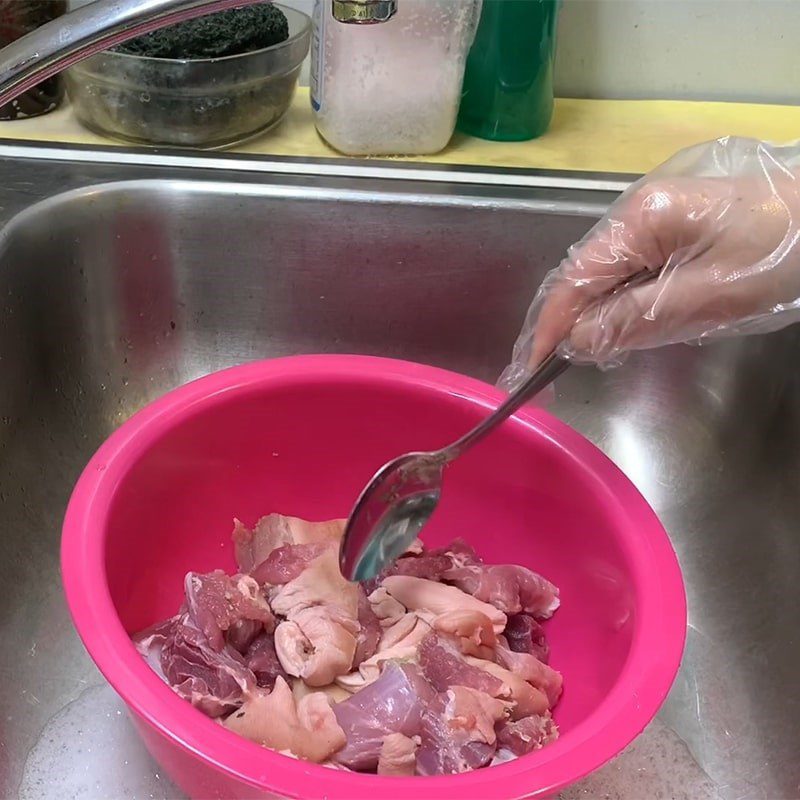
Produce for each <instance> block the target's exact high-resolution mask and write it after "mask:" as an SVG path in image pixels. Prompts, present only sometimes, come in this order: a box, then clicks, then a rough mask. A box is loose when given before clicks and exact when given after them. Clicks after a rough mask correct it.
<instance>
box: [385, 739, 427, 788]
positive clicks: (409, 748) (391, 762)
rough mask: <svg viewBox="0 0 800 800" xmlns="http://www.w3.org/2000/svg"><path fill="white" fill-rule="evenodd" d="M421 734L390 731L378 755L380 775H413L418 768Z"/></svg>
mask: <svg viewBox="0 0 800 800" xmlns="http://www.w3.org/2000/svg"><path fill="white" fill-rule="evenodd" d="M420 741H421V740H420V738H419V736H405V735H403V734H402V733H390V734H388V735H387V736H384V737H383V743H382V744H381V752H380V754H379V755H378V775H393V776H395V777H403V776H406V777H407V776H410V775H413V774H414V772H415V771H416V768H417V748H418V747H419V745H420Z"/></svg>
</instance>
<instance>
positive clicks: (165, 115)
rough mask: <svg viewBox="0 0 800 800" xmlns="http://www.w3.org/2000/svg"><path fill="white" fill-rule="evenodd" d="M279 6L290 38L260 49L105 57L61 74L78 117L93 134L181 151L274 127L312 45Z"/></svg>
mask: <svg viewBox="0 0 800 800" xmlns="http://www.w3.org/2000/svg"><path fill="white" fill-rule="evenodd" d="M276 5H277V4H276ZM278 7H279V8H280V9H281V11H283V13H284V14H285V15H286V19H287V21H288V23H289V38H288V39H286V40H285V41H283V42H280V43H279V44H275V45H272V46H271V47H266V48H264V49H262V50H254V51H252V52H250V53H242V54H241V55H235V56H225V57H223V58H202V59H192V60H184V59H172V58H150V57H147V56H135V55H127V54H125V53H117V52H114V51H111V50H107V51H105V52H102V53H98V54H97V55H94V56H91V57H89V58H87V59H85V60H84V61H81V62H79V63H78V64H75V65H74V66H72V67H70V68H69V69H68V70H67V71H66V84H67V91H68V93H69V97H70V100H71V101H72V105H73V108H74V109H75V115H76V116H77V118H78V119H79V120H80V121H81V123H82V124H83V125H85V126H86V127H87V128H89V129H90V130H93V131H95V132H96V133H100V134H103V135H106V136H112V137H114V138H117V139H123V140H125V141H127V142H134V143H137V144H165V145H173V146H178V147H204V148H216V147H225V146H228V145H232V144H236V143H237V142H241V141H243V140H245V139H248V138H250V137H251V136H254V135H255V134H257V133H261V132H263V131H265V130H267V129H268V128H271V127H272V126H273V125H275V124H276V123H277V122H279V121H280V119H281V118H282V117H283V116H284V114H285V113H286V111H287V109H288V108H289V104H290V103H291V101H292V97H293V96H294V92H295V88H296V87H297V79H298V76H299V74H300V67H301V65H302V63H303V60H304V59H305V57H306V55H307V54H308V48H309V43H310V39H311V19H310V18H309V17H308V16H307V15H306V14H303V13H302V12H300V11H295V10H294V9H291V8H287V7H286V6H278Z"/></svg>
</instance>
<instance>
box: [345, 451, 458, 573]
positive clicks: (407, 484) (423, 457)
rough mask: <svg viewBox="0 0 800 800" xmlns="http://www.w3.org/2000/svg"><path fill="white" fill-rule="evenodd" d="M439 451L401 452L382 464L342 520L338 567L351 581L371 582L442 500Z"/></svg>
mask: <svg viewBox="0 0 800 800" xmlns="http://www.w3.org/2000/svg"><path fill="white" fill-rule="evenodd" d="M446 463H447V459H446V458H445V457H443V456H442V454H441V451H437V452H433V453H406V454H405V455H402V456H399V457H398V458H395V459H393V460H392V461H389V462H388V463H387V464H384V465H383V466H382V467H381V468H380V469H379V470H378V472H376V473H375V476H374V477H373V478H372V480H371V481H370V482H369V483H368V484H367V486H366V487H365V489H364V491H362V492H361V494H360V496H359V498H358V500H357V501H356V504H355V507H354V508H353V511H352V513H351V514H350V517H349V519H348V520H347V527H346V528H345V533H344V538H343V543H342V549H341V557H340V566H341V570H342V574H343V575H344V576H345V577H346V578H347V579H348V580H351V581H364V580H369V579H370V578H374V577H375V576H376V575H378V573H379V572H380V571H381V570H382V569H383V567H384V566H385V565H387V564H391V563H392V561H394V560H395V559H396V558H398V557H399V556H401V555H402V554H403V553H404V552H405V551H406V550H408V548H409V547H410V546H411V544H412V542H413V541H414V540H415V539H416V538H417V535H418V534H419V532H420V531H421V530H422V528H423V527H424V525H425V523H427V521H428V520H429V519H430V517H431V515H432V514H433V512H434V511H435V509H436V506H437V504H438V502H439V497H440V496H441V490H442V478H443V473H444V466H445V464H446Z"/></svg>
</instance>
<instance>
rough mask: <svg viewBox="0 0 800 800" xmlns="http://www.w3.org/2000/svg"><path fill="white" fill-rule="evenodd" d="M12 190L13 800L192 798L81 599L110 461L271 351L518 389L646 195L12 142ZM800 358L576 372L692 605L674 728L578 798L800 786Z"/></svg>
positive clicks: (5, 658)
mask: <svg viewBox="0 0 800 800" xmlns="http://www.w3.org/2000/svg"><path fill="white" fill-rule="evenodd" d="M12 155H13V156H15V157H14V158H11V157H10V156H12ZM115 158H124V159H125V160H126V161H127V162H128V163H126V164H113V163H109V161H110V160H113V159H115ZM0 187H2V188H0V206H2V211H0V222H2V223H5V227H4V229H3V231H2V234H0V536H2V539H0V541H1V542H2V545H0V546H1V547H2V555H3V558H2V561H0V609H2V612H1V613H0V626H1V627H0V630H1V631H2V641H3V643H4V646H3V648H2V650H0V725H2V728H0V796H3V797H12V796H19V797H24V798H72V797H89V798H107V797H137V798H138V797H152V798H166V797H177V796H178V794H177V792H176V790H175V789H174V788H172V787H171V786H170V785H169V783H168V781H167V779H166V778H165V777H164V776H161V775H159V774H158V771H157V767H156V766H155V765H154V764H153V763H152V762H150V760H149V759H148V757H147V755H146V754H145V753H143V751H142V750H141V748H140V746H139V744H138V742H137V741H136V739H135V737H134V734H133V733H132V730H131V729H130V728H129V726H128V724H127V721H126V719H125V715H124V712H123V707H122V705H121V703H120V702H119V701H118V700H117V699H116V696H115V695H114V693H113V692H112V691H111V690H110V689H109V688H108V687H107V686H105V685H104V683H103V681H102V678H101V677H100V676H99V674H98V673H97V672H96V670H95V669H94V668H93V666H92V665H91V663H90V661H89V660H88V658H87V656H86V655H85V654H84V651H83V649H82V646H81V644H80V643H79V641H78V640H77V638H76V636H75V634H74V633H73V631H72V628H71V625H70V622H69V618H68V616H67V613H66V609H65V607H64V603H63V600H62V596H61V588H60V585H59V579H58V542H59V534H60V523H61V519H62V515H63V511H64V508H65V504H66V501H67V498H68V496H69V493H70V490H71V487H72V484H73V482H74V481H75V479H76V477H77V476H78V474H79V472H80V470H81V468H82V466H83V464H84V463H85V461H86V460H87V458H88V457H89V455H90V454H91V453H92V451H93V450H94V448H95V447H96V446H97V445H98V444H99V443H100V442H101V441H102V439H103V438H104V437H105V436H106V435H107V434H108V433H109V432H110V431H111V430H113V428H114V427H115V426H116V425H118V424H119V423H120V422H122V421H123V420H124V419H126V418H127V417H128V416H129V415H130V414H132V413H133V412H134V411H136V410H137V409H138V408H140V407H141V406H142V405H143V404H144V403H146V402H148V401H149V400H151V399H153V398H154V397H156V396H158V395H160V394H161V393H163V392H164V391H166V390H168V389H170V388H172V387H174V386H176V385H178V384H180V383H182V382H184V381H187V380H189V379H191V378H194V377H196V376H199V375H201V374H204V373H207V372H209V371H211V370H215V369H218V368H221V367H225V366H228V365H231V364H234V363H238V362H241V361H246V360H249V359H256V358H264V357H271V356H279V355H286V354H293V353H303V352H335V351H338V352H343V351H349V352H358V353H375V354H381V355H387V356H398V357H403V358H407V359H412V360H417V361H422V362H428V363H432V364H436V365H441V366H445V367H448V368H450V369H454V370H460V371H463V372H466V373H470V374H472V375H475V376H478V377H480V378H484V379H487V380H493V379H494V378H495V377H496V376H497V374H498V373H499V371H500V370H501V368H502V367H503V366H504V365H505V362H506V358H507V357H508V353H509V350H510V347H511V344H512V342H513V339H514V337H515V335H516V333H517V329H518V327H519V324H520V321H521V319H522V317H523V314H524V312H525V309H526V307H527V305H528V302H529V300H530V298H531V296H532V295H533V292H534V290H535V288H536V286H537V284H538V283H539V281H540V280H541V278H542V275H543V274H544V271H545V270H546V269H547V268H549V267H551V266H553V265H554V264H555V263H556V262H557V261H558V259H559V258H560V256H561V254H562V252H563V251H564V249H565V248H566V246H567V245H568V244H570V243H571V242H572V241H574V240H575V239H577V238H578V237H579V236H580V235H581V234H582V233H583V232H584V231H585V230H586V229H587V228H588V227H589V226H590V225H591V224H592V222H593V220H594V219H595V218H596V217H597V216H598V215H599V214H600V213H601V212H602V210H603V209H604V208H605V207H606V205H607V204H608V203H609V202H610V200H611V199H612V198H613V197H614V195H615V191H616V190H617V189H618V188H619V185H617V184H614V183H608V182H604V181H601V180H594V179H591V178H587V179H585V180H583V179H581V180H575V179H572V178H568V177H565V176H557V175H536V174H534V173H529V174H525V175H521V174H513V175H512V174H506V175H503V174H494V173H485V172H480V171H476V172H472V173H466V172H463V171H453V172H439V173H432V172H430V171H429V170H426V169H422V168H418V169H412V168H410V167H409V168H398V167H392V168H389V167H382V166H381V165H374V166H372V165H370V166H369V167H356V166H353V165H348V164H346V163H344V164H340V163H338V162H337V163H336V165H335V166H331V164H326V163H320V164H313V163H299V162H294V163H292V162H286V163H276V162H257V161H252V162H242V161H240V160H237V159H235V158H226V157H223V156H214V157H208V158H201V157H194V158H184V157H181V156H158V155H150V156H148V155H143V154H136V153H127V154H125V155H120V151H114V155H110V156H109V155H108V154H106V153H103V152H89V151H83V150H63V151H53V150H49V149H46V148H45V149H39V150H36V149H32V148H17V147H4V148H0ZM797 364H798V331H794V330H790V331H787V332H784V333H782V334H778V335H773V336H771V337H769V338H757V339H756V338H754V339H749V340H739V341H731V342H727V343H723V344H719V345H715V346H711V347H708V348H704V349H692V348H686V347H680V348H671V349H669V350H665V351H662V352H658V353H652V354H646V355H641V356H639V357H637V358H633V359H631V360H630V362H629V363H628V364H626V366H624V367H623V368H621V369H619V370H616V371H612V372H608V373H600V372H598V371H595V370H593V369H588V368H583V369H574V370H572V371H571V373H570V374H568V375H567V376H566V377H565V378H564V379H563V380H562V381H561V382H560V385H559V387H558V398H557V400H556V403H555V411H556V413H558V415H559V416H561V417H562V418H564V419H565V420H567V421H568V422H569V423H571V424H572V425H574V426H575V427H577V428H578V429H580V430H581V431H583V432H584V433H585V434H586V435H587V436H589V437H590V438H591V439H593V440H594V441H595V442H596V443H597V444H598V445H599V446H600V447H601V448H603V449H604V450H605V451H606V452H607V453H608V454H609V455H610V456H611V457H612V458H613V459H614V460H615V461H616V462H617V463H618V464H619V465H620V466H621V467H622V469H623V470H625V471H626V472H627V474H628V475H629V476H630V477H631V478H632V479H633V480H634V482H635V483H636V484H637V485H638V486H639V487H640V489H641V490H642V492H643V493H644V494H645V495H646V497H647V498H648V499H649V501H650V502H651V503H652V504H653V505H654V507H655V508H656V510H657V511H658V512H659V514H660V515H661V518H662V520H663V521H664V523H665V525H666V526H667V528H668V530H669V532H670V534H671V536H672V539H673V542H674V544H675V547H676V549H677V551H678V554H679V557H680V559H681V562H682V564H683V568H684V570H685V576H686V581H687V586H688V592H689V601H690V627H689V638H688V648H687V655H686V659H685V664H684V667H683V669H682V672H681V675H680V677H679V680H678V682H677V684H676V687H675V689H674V691H673V693H672V696H671V697H670V700H669V702H668V704H667V706H666V707H665V709H664V710H663V712H662V714H661V715H660V718H659V720H658V721H656V722H655V723H654V724H653V726H651V728H650V729H648V731H646V732H645V734H644V736H643V737H642V738H641V739H640V740H639V741H638V742H637V743H636V744H635V745H634V746H633V747H632V748H631V749H629V751H627V752H626V753H625V754H624V755H623V756H621V757H620V758H619V759H617V761H615V762H613V763H612V764H611V765H609V766H607V767H606V768H605V769H604V770H601V771H600V772H599V773H598V774H597V775H595V776H593V777H591V778H589V779H588V780H587V781H586V782H584V783H583V784H582V785H580V786H578V787H576V788H575V789H573V790H570V791H569V792H567V793H566V794H565V795H564V796H565V797H569V798H577V797H600V796H603V797H619V798H639V797H645V796H646V797H656V796H662V797H675V798H679V797H686V798H704V797H722V798H731V799H732V798H762V797H763V798H790V797H791V798H793V797H797V796H798V793H800V762H799V761H798V759H797V753H798V752H800V725H798V722H797V720H798V719H800V692H798V689H797V674H798V673H797V669H798V668H797V664H798V663H800V621H799V618H798V608H800V602H798V601H799V600H800V597H799V595H800V591H799V590H798V585H800V530H798V528H800V523H798V520H800V491H798V480H799V479H800V470H798V456H799V454H800V416H799V414H798V412H799V411H800V388H799V387H798V375H800V370H798V367H797ZM586 535H587V536H591V535H592V532H591V530H587V531H586Z"/></svg>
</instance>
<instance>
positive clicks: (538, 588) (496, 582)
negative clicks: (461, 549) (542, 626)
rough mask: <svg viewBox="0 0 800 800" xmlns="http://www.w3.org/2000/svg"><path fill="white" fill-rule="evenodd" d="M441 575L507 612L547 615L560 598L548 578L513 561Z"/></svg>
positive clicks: (474, 566) (467, 567) (481, 565)
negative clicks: (511, 562) (512, 562)
mask: <svg viewBox="0 0 800 800" xmlns="http://www.w3.org/2000/svg"><path fill="white" fill-rule="evenodd" d="M443 579H444V580H446V581H448V582H449V583H452V584H454V585H455V586H457V587H458V588H459V589H461V590H462V591H464V592H466V593H467V594H469V595H472V596H473V597H474V598H476V599H477V600H481V601H483V602H485V603H489V604H491V605H492V606H494V607H495V608H497V609H499V610H500V611H502V612H504V613H506V614H519V613H520V612H524V613H526V614H532V615H533V616H534V617H538V618H539V619H548V618H549V617H551V616H552V615H553V612H554V611H555V610H556V609H557V608H558V605H559V602H560V601H559V598H558V589H557V588H556V587H555V586H554V585H553V584H552V583H550V581H548V580H546V579H545V578H543V577H542V576H541V575H537V574H536V573H535V572H532V571H531V570H529V569H527V568H526V567H519V566H516V565H514V564H472V565H467V566H463V567H456V568H454V569H451V570H448V571H447V572H445V573H444V575H443ZM500 632H501V631H498V633H500Z"/></svg>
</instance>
